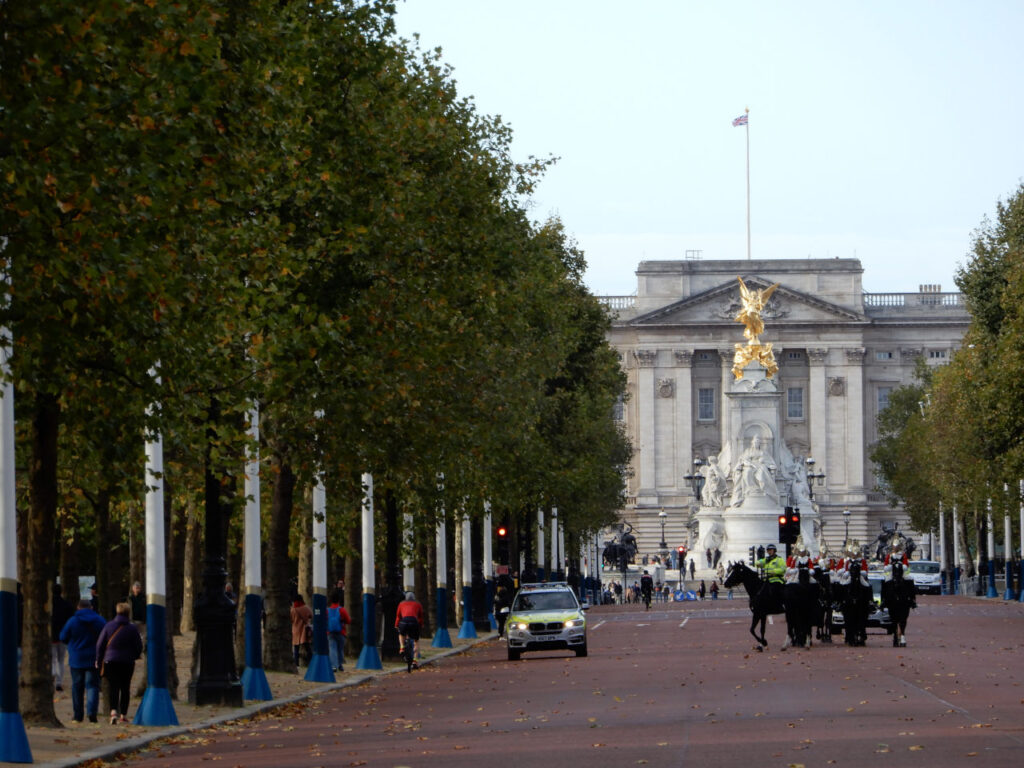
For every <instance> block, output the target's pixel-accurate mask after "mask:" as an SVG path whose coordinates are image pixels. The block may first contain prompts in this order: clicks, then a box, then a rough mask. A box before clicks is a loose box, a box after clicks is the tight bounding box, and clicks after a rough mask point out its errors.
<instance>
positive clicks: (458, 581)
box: [452, 519, 466, 627]
mask: <svg viewBox="0 0 1024 768" xmlns="http://www.w3.org/2000/svg"><path fill="white" fill-rule="evenodd" d="M453 525H454V528H455V587H454V589H455V594H454V595H452V597H453V598H454V600H455V626H457V627H461V626H462V619H463V617H462V558H463V553H464V552H465V549H463V547H464V546H465V544H466V542H463V541H462V520H461V519H457V520H455V522H454V523H453Z"/></svg>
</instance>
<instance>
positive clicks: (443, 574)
mask: <svg viewBox="0 0 1024 768" xmlns="http://www.w3.org/2000/svg"><path fill="white" fill-rule="evenodd" d="M437 490H438V492H443V491H444V475H438V486H437ZM434 561H435V565H436V567H437V570H436V578H437V629H436V630H435V631H434V639H433V640H432V641H431V643H430V645H431V647H433V648H451V647H452V638H451V635H449V634H448V534H447V531H446V530H445V522H444V505H443V503H442V506H441V509H440V512H439V514H438V521H437V556H436V557H435V558H434Z"/></svg>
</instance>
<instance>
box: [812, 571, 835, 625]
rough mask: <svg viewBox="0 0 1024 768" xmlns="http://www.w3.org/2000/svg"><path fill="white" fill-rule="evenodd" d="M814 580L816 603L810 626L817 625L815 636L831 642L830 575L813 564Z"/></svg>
mask: <svg viewBox="0 0 1024 768" xmlns="http://www.w3.org/2000/svg"><path fill="white" fill-rule="evenodd" d="M814 581H815V582H816V583H817V585H818V603H817V605H816V606H815V607H814V614H813V616H812V617H811V626H812V627H817V633H816V637H817V638H818V639H819V640H820V641H821V642H823V643H831V642H832V577H831V576H830V575H829V572H828V571H826V570H823V569H822V567H821V566H820V565H816V566H814Z"/></svg>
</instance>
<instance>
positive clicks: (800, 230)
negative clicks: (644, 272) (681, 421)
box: [397, 0, 1024, 295]
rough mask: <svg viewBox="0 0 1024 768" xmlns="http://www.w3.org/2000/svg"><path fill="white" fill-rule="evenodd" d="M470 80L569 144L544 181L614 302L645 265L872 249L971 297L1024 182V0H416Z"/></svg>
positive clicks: (872, 270) (464, 84)
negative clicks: (965, 280)
mask: <svg viewBox="0 0 1024 768" xmlns="http://www.w3.org/2000/svg"><path fill="white" fill-rule="evenodd" d="M397 7H398V13H397V22H398V28H399V33H400V34H401V35H402V36H405V37H411V36H412V34H413V33H414V32H418V33H419V34H420V37H421V47H423V48H434V47H437V46H440V47H441V48H442V49H443V50H444V57H443V58H444V60H445V61H446V62H447V63H449V64H450V65H451V66H452V67H453V68H454V77H455V80H456V82H457V83H458V89H459V92H460V93H461V94H462V95H465V96H472V97H473V98H474V100H475V102H476V105H477V107H478V109H479V110H480V111H481V112H482V113H485V114H490V115H500V116H501V117H502V119H503V120H504V121H505V122H507V123H508V124H510V125H511V126H512V129H513V131H514V135H515V141H514V144H513V151H514V154H515V156H516V159H525V158H526V157H527V156H529V155H538V156H548V155H554V156H557V157H559V158H560V161H559V162H558V164H557V165H556V166H555V167H554V168H552V169H551V170H550V171H549V172H548V174H547V176H546V178H545V180H544V181H543V182H542V183H541V184H540V186H539V188H538V190H537V192H536V194H535V195H534V199H533V201H534V205H533V209H532V213H533V215H534V217H535V218H536V219H537V220H543V219H545V218H547V217H548V216H549V215H551V214H557V215H558V216H559V217H560V218H561V219H562V221H563V222H564V224H565V227H566V230H567V232H568V233H569V234H570V235H571V236H572V237H574V238H575V239H576V241H577V242H578V244H579V246H580V247H581V248H582V249H583V251H584V253H585V254H586V257H587V263H588V269H587V273H586V277H585V279H586V282H587V284H588V286H589V287H590V288H591V290H592V291H593V292H594V293H596V294H599V295H604V294H613V295H619V294H630V293H633V292H634V291H635V290H636V277H635V274H634V273H635V270H636V266H637V264H638V263H639V262H640V261H642V260H645V259H682V258H684V257H685V253H686V251H687V250H700V251H702V252H703V257H704V258H705V259H715V258H730V259H742V258H745V257H746V255H747V254H746V248H747V244H746V241H747V238H746V176H745V173H746V172H745V168H746V144H745V135H744V132H745V131H746V130H747V129H744V128H734V127H732V120H733V118H735V117H737V116H739V115H741V114H743V111H744V108H745V107H749V109H750V127H749V132H750V180H751V229H752V253H753V257H754V258H804V257H815V258H818V257H844V258H846V257H855V258H859V259H860V260H861V262H862V264H863V266H864V288H865V290H867V291H871V292H884V291H916V290H917V289H918V286H919V285H920V284H922V283H940V284H941V285H942V288H943V290H946V291H954V290H956V286H955V284H954V283H953V275H954V272H955V271H956V268H957V266H959V265H961V264H963V263H964V261H965V257H966V254H967V253H968V252H969V250H970V246H971V233H972V232H973V231H974V229H975V228H977V227H978V226H979V225H980V224H981V222H982V220H983V218H984V217H985V216H990V217H991V216H992V215H993V213H994V211H995V205H996V201H997V200H1000V199H1006V198H1007V197H1008V196H1010V195H1011V194H1012V193H1013V192H1014V191H1015V190H1016V189H1017V187H1018V186H1019V184H1020V183H1021V181H1022V180H1024V141H1022V140H1021V136H1022V135H1024V127H1022V126H1024V101H1022V99H1021V98H1020V93H1021V77H1022V75H1024V43H1022V39H1024V38H1022V34H1024V0H979V1H977V2H967V1H966V0H962V1H958V2H952V1H949V0H946V1H943V0H933V1H926V0H886V1H881V0H861V1H859V2H845V3H838V2H831V1H829V0H815V1H813V2H811V1H805V0H776V1H774V2H772V1H771V0H736V1H734V2H727V1H722V2H707V0H702V1H701V2H693V1H691V0H677V1H676V2H672V1H671V0H634V1H633V2H631V3H624V2H621V0H619V1H618V2H609V1H607V0H505V1H504V2H496V1H495V2H492V1H490V0H400V1H399V2H398V4H397Z"/></svg>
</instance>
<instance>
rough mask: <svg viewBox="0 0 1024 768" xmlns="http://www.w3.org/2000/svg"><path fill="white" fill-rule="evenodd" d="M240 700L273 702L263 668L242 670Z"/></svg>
mask: <svg viewBox="0 0 1024 768" xmlns="http://www.w3.org/2000/svg"><path fill="white" fill-rule="evenodd" d="M242 698H243V699H245V700H247V701H273V700H274V695H273V694H272V693H271V692H270V683H268V682H267V673H266V670H264V669H263V667H246V668H245V669H244V670H242Z"/></svg>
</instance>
